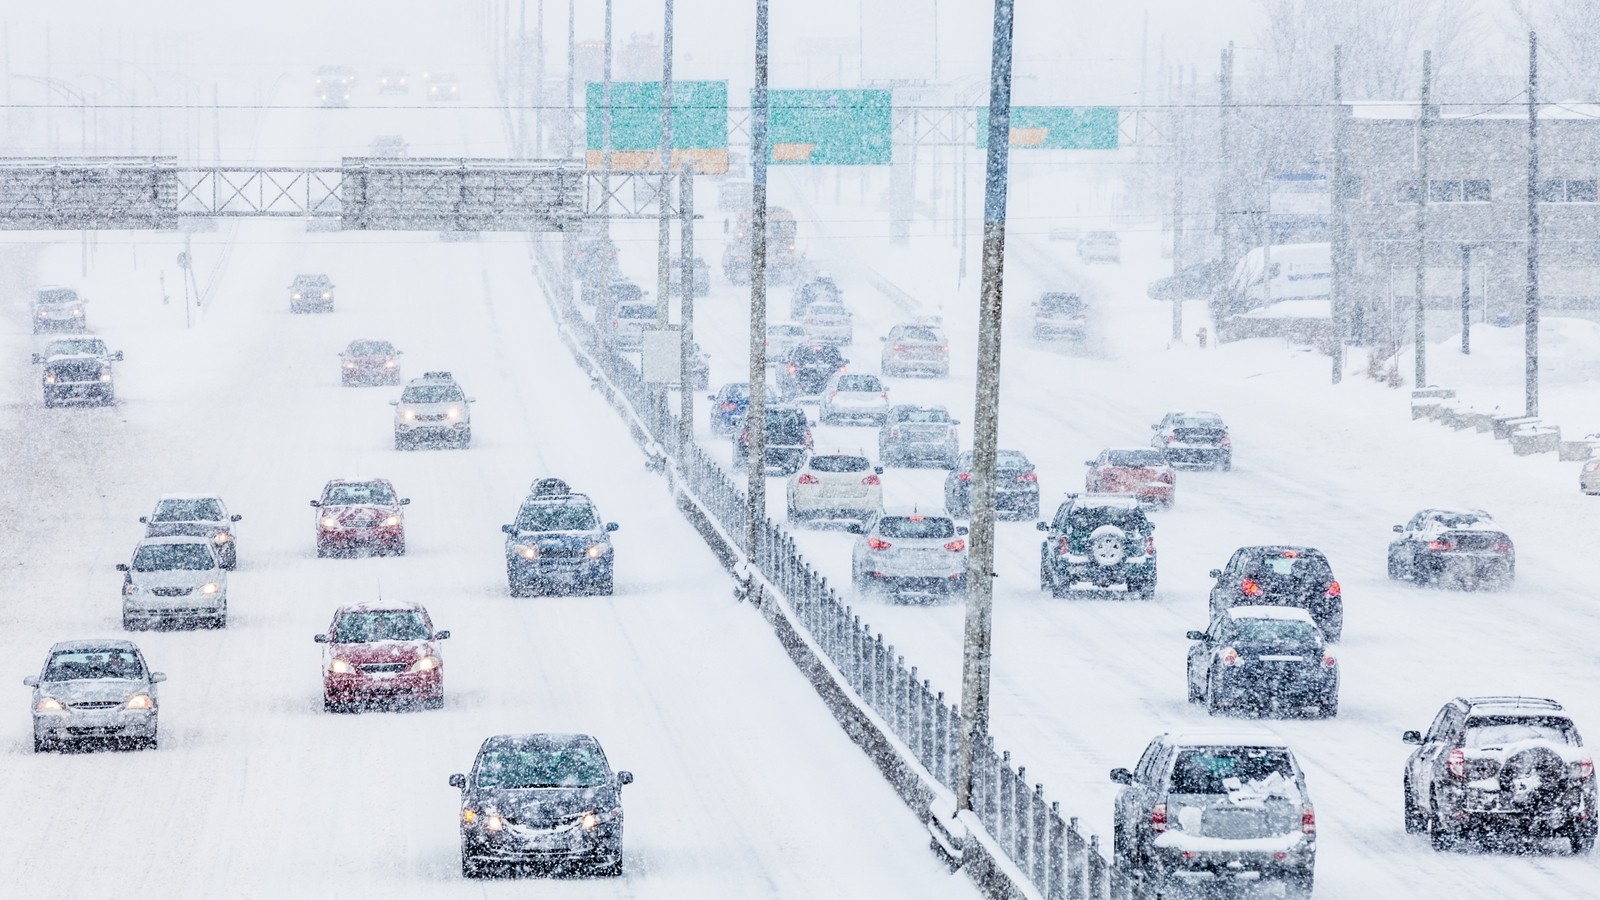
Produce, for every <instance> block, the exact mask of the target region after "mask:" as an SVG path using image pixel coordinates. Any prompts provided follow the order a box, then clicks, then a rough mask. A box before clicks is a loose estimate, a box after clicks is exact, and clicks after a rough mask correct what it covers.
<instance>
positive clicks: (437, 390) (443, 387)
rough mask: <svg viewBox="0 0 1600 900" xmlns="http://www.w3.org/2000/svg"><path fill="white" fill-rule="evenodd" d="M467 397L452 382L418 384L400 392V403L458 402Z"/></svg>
mask: <svg viewBox="0 0 1600 900" xmlns="http://www.w3.org/2000/svg"><path fill="white" fill-rule="evenodd" d="M465 399H467V398H466V397H465V396H463V395H462V393H461V388H459V387H456V386H455V385H453V384H419V385H416V386H414V387H408V388H406V389H405V390H404V391H401V392H400V402H401V403H460V402H461V401H463V400H465Z"/></svg>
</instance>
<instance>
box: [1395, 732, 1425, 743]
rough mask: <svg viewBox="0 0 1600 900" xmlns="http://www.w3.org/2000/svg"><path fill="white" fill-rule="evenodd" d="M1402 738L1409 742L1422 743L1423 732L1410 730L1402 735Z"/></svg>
mask: <svg viewBox="0 0 1600 900" xmlns="http://www.w3.org/2000/svg"><path fill="white" fill-rule="evenodd" d="M1400 740H1402V741H1404V742H1406V743H1407V744H1420V743H1422V732H1420V731H1408V732H1406V733H1405V734H1402V735H1400Z"/></svg>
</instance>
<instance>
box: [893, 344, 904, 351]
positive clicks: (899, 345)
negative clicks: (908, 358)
mask: <svg viewBox="0 0 1600 900" xmlns="http://www.w3.org/2000/svg"><path fill="white" fill-rule="evenodd" d="M905 348H906V345H905V344H895V345H894V349H895V350H896V351H900V350H904V349H905Z"/></svg>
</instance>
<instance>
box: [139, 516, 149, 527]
mask: <svg viewBox="0 0 1600 900" xmlns="http://www.w3.org/2000/svg"><path fill="white" fill-rule="evenodd" d="M139 524H140V525H149V524H150V517H149V516H140V517H139Z"/></svg>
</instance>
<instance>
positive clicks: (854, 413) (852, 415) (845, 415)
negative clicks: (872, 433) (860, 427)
mask: <svg viewBox="0 0 1600 900" xmlns="http://www.w3.org/2000/svg"><path fill="white" fill-rule="evenodd" d="M888 411H889V407H888V406H886V405H884V404H875V405H872V406H855V405H849V404H839V403H830V404H828V408H827V412H826V413H825V414H826V415H828V416H831V417H832V418H835V419H849V420H852V421H858V422H882V421H883V417H884V415H885V414H886V413H888Z"/></svg>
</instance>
